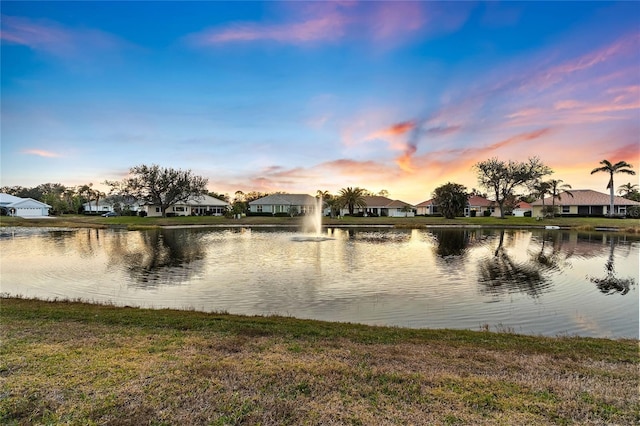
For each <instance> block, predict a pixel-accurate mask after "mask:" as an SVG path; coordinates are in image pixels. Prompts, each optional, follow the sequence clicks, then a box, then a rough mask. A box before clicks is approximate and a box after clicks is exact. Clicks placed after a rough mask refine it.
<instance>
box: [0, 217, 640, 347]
mask: <svg viewBox="0 0 640 426" xmlns="http://www.w3.org/2000/svg"><path fill="white" fill-rule="evenodd" d="M0 231H1V232H0V255H1V256H0V271H1V275H0V279H1V283H0V284H1V287H2V289H1V291H2V292H6V293H9V294H15V295H17V294H19V295H24V296H27V297H43V298H54V297H57V298H65V297H66V298H71V299H74V298H82V299H86V300H93V301H103V302H111V303H116V304H128V305H137V306H153V307H175V308H185V307H190V308H193V309H200V310H227V311H229V312H232V313H240V314H249V315H253V314H273V313H278V314H283V315H293V316H297V317H305V318H316V319H325V320H332V321H350V322H362V323H368V324H385V325H398V326H410V327H436V328H438V327H448V328H471V329H478V328H479V327H480V325H481V324H498V323H499V324H503V325H504V326H509V327H512V328H513V329H514V330H516V331H519V332H527V333H535V334H551V335H553V334H555V333H569V334H582V335H590V336H620V337H623V336H635V335H636V334H637V331H638V327H637V319H638V297H637V293H638V291H637V290H638V289H637V285H636V284H637V279H638V255H639V248H640V238H638V237H635V236H627V237H625V236H624V235H616V234H604V233H590V232H580V233H577V232H567V231H555V232H550V231H542V230H541V231H525V230H494V229H485V228H482V229H451V228H448V229H447V228H443V229H440V228H438V229H433V230H417V229H414V230H398V229H380V228H378V229H363V228H352V229H340V228H337V229H330V230H327V236H330V237H331V239H329V240H326V241H322V242H317V241H306V240H305V239H304V238H302V237H304V234H301V233H297V232H292V231H290V230H283V229H271V228H269V229H257V228H256V229H253V230H251V229H233V230H231V229H227V230H224V229H201V228H196V229H153V230H148V231H126V230H95V229H82V230H56V229H42V228H41V229H37V228H24V229H17V228H15V229H7V228H4V229H1V230H0ZM25 259H26V261H25ZM603 268H604V271H603ZM610 294H616V295H619V296H623V297H616V298H612V297H605V296H606V295H610ZM629 318H632V321H629Z"/></svg>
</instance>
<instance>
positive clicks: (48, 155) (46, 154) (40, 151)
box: [22, 149, 62, 158]
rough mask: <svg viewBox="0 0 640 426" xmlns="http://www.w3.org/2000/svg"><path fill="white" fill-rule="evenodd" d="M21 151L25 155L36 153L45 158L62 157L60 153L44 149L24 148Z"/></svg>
mask: <svg viewBox="0 0 640 426" xmlns="http://www.w3.org/2000/svg"><path fill="white" fill-rule="evenodd" d="M22 153H23V154H27V155H37V156H38V157H46V158H57V157H62V156H61V155H60V154H57V153H55V152H51V151H45V150H43V149H25V150H23V151H22Z"/></svg>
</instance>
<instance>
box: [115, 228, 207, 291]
mask: <svg viewBox="0 0 640 426" xmlns="http://www.w3.org/2000/svg"><path fill="white" fill-rule="evenodd" d="M205 236H206V233H204V232H203V231H197V230H195V231H194V230H189V229H153V230H149V231H146V232H140V233H138V238H136V239H135V240H134V241H132V239H131V238H130V237H129V235H127V234H124V233H120V234H119V235H117V237H116V238H114V239H112V240H111V244H109V246H108V248H107V250H108V251H109V258H110V266H111V267H114V266H115V265H118V264H121V265H124V266H125V268H126V270H127V272H128V273H129V274H130V276H131V278H132V283H131V284H132V285H139V286H142V287H149V286H157V285H160V284H163V285H167V284H168V285H179V284H182V283H184V282H186V281H188V280H189V279H191V278H192V277H194V276H196V275H198V274H201V273H202V268H203V266H204V263H202V262H198V261H200V260H202V259H204V257H205V254H206V247H205V239H204V237H205Z"/></svg>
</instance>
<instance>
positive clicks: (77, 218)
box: [0, 215, 640, 234]
mask: <svg viewBox="0 0 640 426" xmlns="http://www.w3.org/2000/svg"><path fill="white" fill-rule="evenodd" d="M6 226H24V227H70V228H99V229H107V228H115V229H128V230H144V229H154V228H167V229H175V228H190V227H192V228H298V229H300V228H305V227H307V226H306V224H305V221H304V217H294V218H290V217H265V216H248V217H243V218H241V219H227V218H224V217H216V216H182V217H172V218H140V217H136V216H119V217H114V218H103V217H99V216H82V215H69V216H60V217H53V218H52V217H48V218H30V219H23V218H17V217H6V216H2V217H0V227H6ZM322 228H323V229H328V228H385V229H438V228H469V229H482V228H489V229H492V228H493V229H536V230H545V229H547V230H549V231H553V230H561V231H567V230H569V231H573V230H575V231H594V232H623V233H629V234H640V219H618V218H573V217H558V218H552V219H544V220H543V221H538V220H536V219H534V218H522V217H507V218H505V219H500V218H493V217H489V218H456V219H444V218H442V217H425V216H421V217H413V218H380V217H378V218H360V217H345V218H342V219H331V218H328V217H324V218H323V223H322Z"/></svg>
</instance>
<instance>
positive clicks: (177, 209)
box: [173, 207, 184, 212]
mask: <svg viewBox="0 0 640 426" xmlns="http://www.w3.org/2000/svg"><path fill="white" fill-rule="evenodd" d="M173 211H176V212H183V211H184V207H174V208H173Z"/></svg>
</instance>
